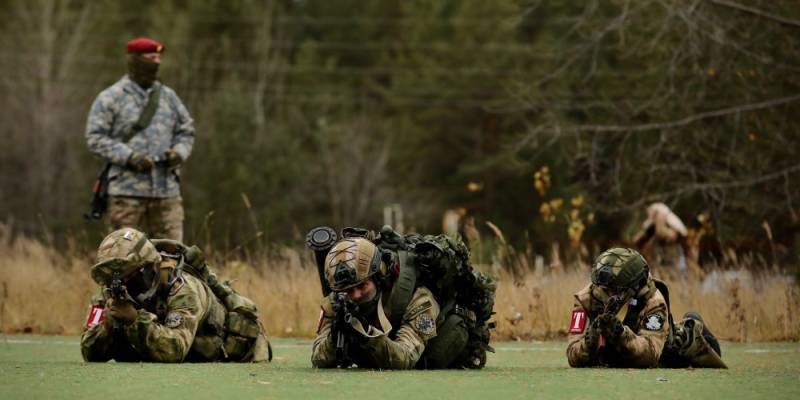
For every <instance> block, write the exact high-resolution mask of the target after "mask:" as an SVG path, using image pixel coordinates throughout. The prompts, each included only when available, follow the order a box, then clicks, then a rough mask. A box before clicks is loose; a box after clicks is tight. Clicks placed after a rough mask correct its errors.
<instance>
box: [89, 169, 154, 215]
mask: <svg viewBox="0 0 800 400" xmlns="http://www.w3.org/2000/svg"><path fill="white" fill-rule="evenodd" d="M153 163H154V164H155V165H156V167H166V166H167V165H168V164H167V160H166V159H164V158H157V159H155V160H153ZM109 170H111V163H110V162H107V163H105V164H104V165H103V168H102V169H101V170H100V173H99V174H97V178H96V179H95V180H94V186H92V200H91V201H90V202H89V211H88V212H87V213H85V214H83V218H84V219H88V220H91V219H100V218H103V214H105V213H106V211H107V210H108V181H109V179H108V172H109Z"/></svg>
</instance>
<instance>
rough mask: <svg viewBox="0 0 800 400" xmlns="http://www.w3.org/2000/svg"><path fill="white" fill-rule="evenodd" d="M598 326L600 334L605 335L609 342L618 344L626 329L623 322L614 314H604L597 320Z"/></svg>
mask: <svg viewBox="0 0 800 400" xmlns="http://www.w3.org/2000/svg"><path fill="white" fill-rule="evenodd" d="M597 325H598V327H599V328H600V334H601V335H603V337H604V338H606V340H607V341H609V342H612V343H613V342H616V341H617V340H618V339H619V337H620V336H621V335H622V332H623V331H624V330H625V328H624V327H623V326H622V322H620V320H618V319H617V317H616V316H614V315H612V314H603V315H601V316H599V317H598V318H597Z"/></svg>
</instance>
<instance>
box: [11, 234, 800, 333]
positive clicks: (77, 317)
mask: <svg viewBox="0 0 800 400" xmlns="http://www.w3.org/2000/svg"><path fill="white" fill-rule="evenodd" d="M73 253H74V252H73ZM89 265H91V260H89V259H87V257H81V256H78V255H70V254H66V255H65V254H63V253H60V252H58V251H56V250H54V249H53V248H52V247H50V246H47V245H45V244H43V243H41V242H39V241H36V240H31V239H29V238H25V237H15V238H13V237H12V236H11V235H10V234H9V233H8V231H7V230H6V229H5V228H3V227H2V226H0V331H2V332H6V333H10V332H34V333H44V334H77V333H79V332H80V329H81V325H82V323H83V322H84V320H85V318H86V312H87V309H86V305H87V303H88V301H89V299H90V297H91V295H92V294H93V293H94V292H95V291H96V290H97V287H96V286H95V284H94V283H93V282H92V281H91V280H90V279H89V275H88V268H89ZM483 267H484V268H485V269H487V270H489V271H490V272H493V273H494V274H496V275H497V277H498V279H499V286H498V291H497V301H496V307H495V311H496V312H497V314H496V316H495V320H496V321H497V324H498V326H497V330H496V332H495V336H496V337H498V338H502V339H509V338H519V339H529V338H537V339H542V338H555V337H562V336H563V335H564V334H565V333H564V332H565V327H566V325H567V323H568V321H569V315H570V310H571V308H572V294H573V293H574V292H576V291H578V290H580V289H581V288H582V287H583V286H584V285H586V284H587V282H588V267H585V266H584V267H578V268H574V269H571V270H566V271H565V270H564V269H563V268H553V269H549V268H546V267H545V268H533V269H529V268H525V269H523V268H522V267H520V266H519V265H517V266H516V267H515V268H513V270H515V271H517V272H516V273H515V274H512V273H510V272H506V269H502V268H499V267H497V266H495V267H490V266H483ZM215 269H216V270H217V271H218V273H219V275H220V276H221V277H222V278H224V279H232V280H234V283H233V286H234V287H235V288H236V289H237V290H239V291H240V292H242V293H243V294H245V295H246V296H248V297H250V298H252V299H253V300H254V301H255V302H256V303H257V304H258V305H259V308H260V310H261V313H262V316H263V318H264V321H265V324H266V326H267V329H268V330H269V333H270V334H271V335H274V336H293V337H310V336H312V335H313V333H314V329H315V327H316V323H317V317H318V315H319V314H318V312H319V311H318V310H319V300H320V289H319V282H318V279H317V274H316V270H315V269H314V267H313V261H312V259H311V257H310V254H307V252H298V251H295V250H292V249H285V250H283V251H281V252H279V253H278V254H276V255H273V256H271V257H268V258H267V257H265V258H264V259H261V260H256V261H254V262H250V263H246V262H243V261H230V262H227V263H225V264H222V265H217V266H216V268H215ZM521 270H522V271H523V272H519V271H521ZM531 270H535V271H536V272H531ZM709 276H710V277H711V278H708V277H707V278H706V279H704V280H700V279H690V278H682V277H680V276H665V277H666V278H667V279H666V280H667V283H668V284H669V287H670V290H671V299H672V309H673V314H674V315H675V317H676V318H679V317H680V316H681V315H682V314H683V313H684V312H686V311H688V310H696V311H699V312H700V313H701V314H702V315H703V316H704V318H705V319H706V321H707V323H708V324H709V325H710V326H711V327H712V329H713V330H714V332H715V333H716V334H717V335H718V336H720V337H722V338H725V339H730V340H744V341H764V340H798V339H800V318H798V317H796V316H794V312H795V311H796V310H798V309H800V307H799V306H800V293H798V289H797V286H796V284H795V283H794V282H792V281H791V280H789V279H787V278H786V277H785V276H783V275H781V274H780V273H778V272H775V271H771V272H761V273H757V274H751V273H749V272H747V270H745V269H740V270H736V271H724V272H723V271H719V272H715V273H712V274H710V275H709Z"/></svg>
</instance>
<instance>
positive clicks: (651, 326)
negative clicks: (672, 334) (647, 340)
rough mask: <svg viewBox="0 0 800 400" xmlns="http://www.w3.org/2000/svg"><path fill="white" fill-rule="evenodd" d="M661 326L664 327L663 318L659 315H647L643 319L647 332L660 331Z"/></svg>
mask: <svg viewBox="0 0 800 400" xmlns="http://www.w3.org/2000/svg"><path fill="white" fill-rule="evenodd" d="M662 326H664V318H662V317H661V314H649V315H648V316H646V317H644V328H645V329H647V330H648V331H660V330H661V327H662Z"/></svg>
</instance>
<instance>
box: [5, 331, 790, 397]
mask: <svg viewBox="0 0 800 400" xmlns="http://www.w3.org/2000/svg"><path fill="white" fill-rule="evenodd" d="M273 345H274V348H275V356H276V358H275V360H273V362H272V363H271V364H238V365H236V364H181V365H163V364H116V363H113V362H112V363H105V364H88V363H84V362H82V361H81V357H80V351H79V350H78V338H76V337H42V336H0V399H4V400H8V399H37V398H39V399H55V398H64V399H87V398H95V399H115V400H116V399H134V398H135V399H145V398H146V399H155V398H169V399H183V398H191V399H224V398H229V399H240V398H248V399H249V398H255V399H272V398H299V399H307V398H325V399H329V398H332V399H337V398H348V399H358V398H369V399H381V400H383V399H395V398H403V399H428V398H442V399H454V398H456V399H462V398H464V399H467V398H469V399H490V400H501V399H503V400H504V399H519V398H568V399H589V398H614V399H623V398H637V399H649V398H659V399H664V398H695V399H712V398H713V399H725V400H731V399H753V398H769V399H800V344H797V343H758V344H732V343H725V344H724V347H723V355H724V358H725V360H726V361H727V363H728V365H729V366H730V367H731V368H730V369H729V370H656V369H653V370H608V369H571V368H569V367H568V366H567V363H566V359H565V357H564V343H562V342H546V343H520V342H502V343H496V344H495V347H496V348H497V353H496V354H493V355H490V358H489V364H488V366H487V368H486V369H484V370H482V371H362V370H355V369H350V370H333V371H325V370H316V369H313V368H311V367H310V362H309V356H310V346H309V342H308V341H300V340H294V339H275V340H273Z"/></svg>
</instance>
